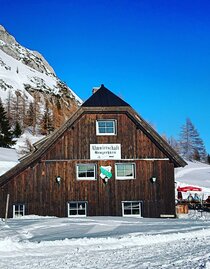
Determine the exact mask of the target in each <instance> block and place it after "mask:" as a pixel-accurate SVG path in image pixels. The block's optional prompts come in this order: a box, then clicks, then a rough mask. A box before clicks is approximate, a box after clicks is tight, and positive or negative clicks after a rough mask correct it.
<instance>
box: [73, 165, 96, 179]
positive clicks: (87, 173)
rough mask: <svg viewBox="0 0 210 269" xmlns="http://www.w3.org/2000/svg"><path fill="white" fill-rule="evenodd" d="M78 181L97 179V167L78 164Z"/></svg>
mask: <svg viewBox="0 0 210 269" xmlns="http://www.w3.org/2000/svg"><path fill="white" fill-rule="evenodd" d="M77 179H81V180H94V179H96V165H95V164H78V165H77Z"/></svg>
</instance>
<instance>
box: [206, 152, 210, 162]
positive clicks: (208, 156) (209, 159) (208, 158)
mask: <svg viewBox="0 0 210 269" xmlns="http://www.w3.org/2000/svg"><path fill="white" fill-rule="evenodd" d="M207 163H208V164H210V155H209V154H208V155H207Z"/></svg>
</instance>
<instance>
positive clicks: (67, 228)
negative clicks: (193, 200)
mask: <svg viewBox="0 0 210 269" xmlns="http://www.w3.org/2000/svg"><path fill="white" fill-rule="evenodd" d="M199 214H200V213H199ZM207 214H208V213H205V215H203V216H202V217H201V216H200V215H197V214H195V212H193V213H191V215H190V218H188V219H144V218H120V217H94V218H78V219H70V218H47V217H45V218H40V217H36V216H30V217H27V218H26V217H25V218H21V219H9V220H8V223H7V225H6V226H5V225H4V224H3V223H0V257H1V258H0V268H7V269H18V268H21V269H29V268H33V269H35V268H42V269H45V268H47V269H51V268H59V269H60V268H75V269H76V268H81V269H89V268H107V269H108V268H110V269H115V268H116V269H119V268H140V269H146V268H147V269H152V268H155V269H157V268H164V269H165V268H169V269H172V268H180V269H181V268H182V269H184V268H186V269H188V268H210V216H209V215H207Z"/></svg>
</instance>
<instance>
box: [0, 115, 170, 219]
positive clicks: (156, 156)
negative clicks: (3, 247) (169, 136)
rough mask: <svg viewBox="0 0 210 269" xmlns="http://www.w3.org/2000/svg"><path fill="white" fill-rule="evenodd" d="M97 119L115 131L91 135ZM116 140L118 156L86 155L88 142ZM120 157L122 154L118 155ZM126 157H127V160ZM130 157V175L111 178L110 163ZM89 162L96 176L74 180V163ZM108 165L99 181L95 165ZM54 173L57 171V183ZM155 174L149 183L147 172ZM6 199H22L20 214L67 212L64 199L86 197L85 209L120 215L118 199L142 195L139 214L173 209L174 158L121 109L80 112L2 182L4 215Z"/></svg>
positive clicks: (0, 193) (0, 197)
mask: <svg viewBox="0 0 210 269" xmlns="http://www.w3.org/2000/svg"><path fill="white" fill-rule="evenodd" d="M97 119H115V120H116V121H117V135H114V136H96V120H97ZM106 143H117V144H121V151H122V159H121V160H117V161H114V160H109V161H105V160H100V161H93V160H90V144H106ZM123 159H125V160H123ZM129 159H130V160H129ZM116 162H117V163H119V162H132V163H135V165H136V178H135V179H131V180H116V179H115V163H116ZM78 163H95V164H96V165H97V180H76V164H78ZM101 165H103V166H105V165H111V167H112V173H113V176H112V179H110V180H109V181H108V184H104V182H103V180H102V179H100V177H99V167H100V166H101ZM56 176H61V178H62V182H61V184H60V185H58V184H57V183H56V181H55V178H56ZM152 176H156V177H157V182H156V183H154V184H152V183H151V181H150V178H151V177H152ZM7 193H9V194H10V207H9V216H10V217H12V204H13V203H24V204H25V206H26V214H39V215H53V216H59V217H64V216H67V202H68V201H87V202H88V215H89V216H95V215H111V216H121V215H122V208H121V202H122V201H135V200H140V201H142V215H143V216H144V217H160V215H161V214H164V215H173V214H175V204H174V201H175V199H174V164H173V163H171V162H170V161H169V160H168V159H167V156H166V155H165V154H164V153H163V152H162V151H161V150H160V149H159V148H158V147H157V146H156V144H155V142H154V141H153V140H152V139H151V138H150V137H148V135H146V134H145V133H144V131H143V130H142V129H141V128H140V127H139V126H137V125H136V124H135V123H134V122H133V121H132V120H131V118H130V117H128V115H127V114H126V113H112V114H107V113H104V114H102V113H98V114H91V113H86V114H83V115H82V116H81V117H80V118H78V120H77V121H75V123H74V124H73V125H72V126H71V127H70V128H69V129H68V130H66V131H65V133H64V134H63V135H62V137H60V138H59V139H58V140H57V141H56V142H55V143H54V144H53V146H51V148H50V149H49V150H48V151H47V152H46V153H45V155H43V156H42V158H41V159H40V160H39V161H38V162H36V163H34V165H32V166H31V167H28V168H27V169H25V170H24V171H23V172H22V173H20V174H19V175H17V176H16V177H15V178H13V179H11V180H10V181H9V182H8V183H6V184H5V185H4V186H3V187H2V189H1V191H0V202H1V205H0V214H1V217H3V216H4V209H5V203H6V195H7Z"/></svg>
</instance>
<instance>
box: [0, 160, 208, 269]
mask: <svg viewBox="0 0 210 269" xmlns="http://www.w3.org/2000/svg"><path fill="white" fill-rule="evenodd" d="M5 156H6V155H5ZM1 165H2V164H1V163H0V170H1V169H2V167H1ZM175 174H176V182H177V184H178V185H180V186H184V185H193V186H199V187H202V189H203V190H205V192H207V191H209V192H210V178H209V177H210V166H209V165H206V164H201V163H191V162H189V163H188V165H187V166H186V167H185V168H178V169H176V172H175ZM0 268H7V269H31V268H33V269H38V268H41V269H45V268H46V269H51V268H53V269H54V268H56V269H57V268H59V269H60V268H63V269H67V268H68V269H69V268H72V269H77V268H78V269H79V268H81V269H90V268H94V269H96V268H98V269H101V268H106V269H109V268H110V269H115V268H116V269H120V268H135V269H136V268H137V269H138V268H139V269H153V268H154V269H158V268H159V269H160V268H161V269H173V268H179V269H188V268H191V269H200V268H206V269H210V213H208V212H198V211H193V210H192V211H190V212H189V214H188V215H187V214H185V215H183V218H179V219H145V218H121V217H92V218H90V217H88V218H73V219H72V218H55V217H39V216H25V217H22V218H20V219H9V220H8V221H7V224H6V225H5V223H4V222H3V221H0Z"/></svg>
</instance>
